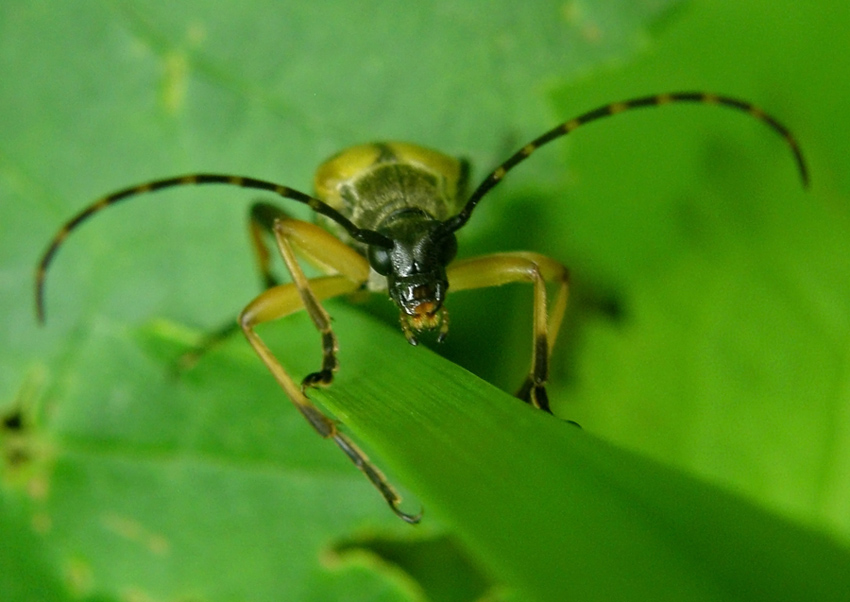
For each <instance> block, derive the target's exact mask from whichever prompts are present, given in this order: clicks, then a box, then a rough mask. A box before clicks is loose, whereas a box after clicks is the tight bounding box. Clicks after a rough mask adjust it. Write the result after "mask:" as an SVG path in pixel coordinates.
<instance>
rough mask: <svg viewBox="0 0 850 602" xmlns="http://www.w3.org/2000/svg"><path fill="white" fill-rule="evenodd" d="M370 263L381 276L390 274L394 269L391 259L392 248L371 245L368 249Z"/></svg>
mask: <svg viewBox="0 0 850 602" xmlns="http://www.w3.org/2000/svg"><path fill="white" fill-rule="evenodd" d="M368 257H369V265H370V266H372V269H373V270H375V271H376V272H378V273H379V274H380V275H381V276H387V275H389V273H390V271H391V270H392V261H391V260H390V249H387V248H385V247H379V246H376V245H371V246H370V247H369V251H368Z"/></svg>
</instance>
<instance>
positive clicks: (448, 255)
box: [440, 234, 457, 266]
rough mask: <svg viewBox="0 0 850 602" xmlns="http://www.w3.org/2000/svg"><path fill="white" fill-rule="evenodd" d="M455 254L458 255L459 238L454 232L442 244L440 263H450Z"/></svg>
mask: <svg viewBox="0 0 850 602" xmlns="http://www.w3.org/2000/svg"><path fill="white" fill-rule="evenodd" d="M455 255H457V238H456V237H455V235H454V234H449V235H448V236H446V237H445V238H444V239H443V240H442V241H441V244H440V263H441V264H442V265H444V266H446V265H449V263H451V261H452V259H454V258H455Z"/></svg>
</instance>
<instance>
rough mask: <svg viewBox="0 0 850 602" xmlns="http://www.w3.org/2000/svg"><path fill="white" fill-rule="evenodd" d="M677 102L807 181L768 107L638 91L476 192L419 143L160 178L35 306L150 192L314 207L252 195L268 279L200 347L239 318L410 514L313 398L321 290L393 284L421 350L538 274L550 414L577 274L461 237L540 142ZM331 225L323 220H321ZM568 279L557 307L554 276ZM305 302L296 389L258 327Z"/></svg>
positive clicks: (542, 399) (535, 372)
mask: <svg viewBox="0 0 850 602" xmlns="http://www.w3.org/2000/svg"><path fill="white" fill-rule="evenodd" d="M672 103H702V104H713V105H720V106H724V107H728V108H731V109H735V110H737V111H742V112H744V113H746V114H748V115H750V116H751V117H753V118H755V119H757V120H759V121H761V122H763V123H765V124H766V125H767V126H769V127H770V128H771V129H773V130H774V131H775V132H777V133H778V134H779V135H780V136H782V138H784V140H785V142H786V143H787V144H788V146H789V147H790V148H791V152H792V153H793V155H794V159H795V161H796V163H797V169H798V170H799V172H800V177H801V178H802V181H803V186H804V187H806V186H808V171H807V168H806V164H805V161H804V159H803V155H802V152H801V151H800V147H799V145H798V144H797V141H796V140H795V138H794V136H793V135H792V134H791V132H790V131H789V130H788V129H787V128H785V126H783V125H782V124H781V123H779V121H777V120H776V119H775V118H773V117H771V116H770V115H768V114H767V113H765V112H764V111H762V110H761V109H759V108H758V107H755V106H754V105H752V104H750V103H749V102H745V101H742V100H738V99H735V98H730V97H727V96H721V95H718V94H711V93H706V92H675V93H669V94H659V95H654V96H645V97H641V98H634V99H631V100H626V101H622V102H616V103H612V104H609V105H605V106H603V107H599V108H597V109H594V110H592V111H589V112H587V113H584V114H582V115H579V116H578V117H575V118H573V119H570V120H569V121H566V122H564V123H562V124H560V125H558V126H557V127H555V128H553V129H551V130H549V131H548V132H546V133H544V134H543V135H542V136H540V137H538V138H535V139H534V140H532V141H531V142H529V143H528V144H526V145H525V146H523V147H522V148H521V149H519V150H518V151H517V152H515V153H514V154H513V155H511V156H510V157H509V158H508V159H507V160H506V161H505V162H504V163H502V164H501V165H499V166H498V167H496V168H495V169H494V170H493V171H491V172H490V173H489V174H488V175H487V177H485V178H484V180H482V182H481V183H480V184H479V185H478V187H477V188H475V189H474V190H473V191H472V194H469V195H467V190H466V188H467V186H466V185H467V176H468V173H469V166H468V164H467V163H466V162H465V161H462V160H457V159H454V158H451V157H448V156H446V155H443V154H442V153H439V152H436V151H433V150H428V149H425V148H422V147H420V146H416V145H413V144H406V143H399V142H385V143H374V144H364V145H361V146H355V147H353V148H349V149H347V150H344V151H342V152H340V153H339V154H337V155H335V156H334V157H331V158H330V159H328V160H327V161H326V162H324V163H323V164H322V165H320V166H319V168H318V170H317V171H316V175H315V180H314V184H315V196H311V195H309V194H305V193H303V192H299V191H297V190H294V189H292V188H289V187H287V186H282V185H280V184H275V183H273V182H268V181H265V180H258V179H256V178H251V177H245V176H234V175H222V174H211V173H194V174H189V175H182V176H177V177H173V178H166V179H163V180H154V181H151V182H147V183H146V184H141V185H137V186H131V187H129V188H125V189H123V190H119V191H118V192H114V193H112V194H109V195H107V196H105V197H103V198H101V199H99V200H97V201H96V202H94V203H92V204H91V205H89V206H88V207H86V208H85V209H83V210H82V211H80V212H79V213H77V214H76V215H75V216H74V217H73V218H71V220H70V221H68V222H67V223H65V225H63V226H62V227H61V228H60V229H59V231H58V232H57V233H56V235H55V236H54V237H53V239H52V240H51V241H50V244H49V245H48V247H47V249H46V250H45V252H44V255H42V257H41V260H40V261H39V263H38V267H37V269H36V273H35V302H36V312H37V315H38V318H39V321H40V322H42V323H43V322H44V319H45V314H44V281H45V275H46V273H47V268H48V267H49V266H50V263H51V261H52V260H53V258H54V257H55V255H56V251H57V250H58V249H59V247H60V246H61V245H62V243H63V242H64V241H65V239H66V238H67V236H68V234H69V233H70V232H71V231H72V230H74V229H75V228H77V227H78V226H79V225H80V224H82V223H83V222H84V221H86V220H87V219H88V218H90V217H91V216H93V215H94V214H96V213H98V212H99V211H101V210H103V209H106V208H107V207H109V206H111V205H114V204H116V203H118V202H119V201H123V200H125V199H129V198H131V197H135V196H138V195H141V194H144V193H147V192H153V191H156V190H162V189H164V188H173V187H177V186H192V185H196V184H227V185H231V186H241V187H243V188H252V189H257V190H265V191H268V192H271V193H274V194H277V195H278V196H281V197H283V198H286V199H290V200H293V201H297V202H299V203H304V204H306V205H307V206H308V207H310V209H312V210H313V211H314V212H315V213H316V214H317V224H318V225H316V224H312V223H308V222H304V221H300V220H296V219H292V218H290V217H288V216H287V215H286V214H285V213H284V212H283V211H282V210H281V209H279V208H278V207H276V206H274V205H271V204H269V203H265V202H258V203H255V204H254V205H253V206H252V208H251V214H250V235H251V241H252V245H253V248H254V251H255V253H256V256H257V261H258V264H259V268H260V271H261V273H262V275H263V277H264V280H265V285H266V288H265V290H264V291H263V292H262V293H260V295H259V296H257V297H256V298H255V299H254V300H253V301H251V302H250V303H249V304H248V306H247V307H245V309H244V310H242V313H241V314H240V315H239V318H238V321H237V323H236V324H233V325H232V326H231V327H227V328H224V329H222V330H221V331H219V332H217V333H214V334H213V335H211V336H210V338H209V339H208V340H207V343H205V344H203V345H202V346H201V347H200V348H199V349H198V351H197V353H196V356H197V355H199V354H200V353H201V352H202V351H203V350H204V349H205V348H208V347H209V346H210V345H211V344H212V343H214V342H215V341H216V340H218V339H220V338H223V337H224V336H226V335H227V334H228V333H229V332H230V331H235V330H237V329H238V328H239V327H241V329H242V331H243V332H244V334H245V336H246V337H247V339H248V342H249V343H250V344H251V346H252V347H253V348H254V350H255V351H256V352H257V354H258V355H259V356H260V359H262V361H263V363H264V364H265V365H266V367H267V368H268V369H269V370H270V371H271V373H272V375H273V376H274V378H275V379H276V380H277V382H278V383H279V384H280V386H281V387H282V388H283V390H284V391H285V392H286V394H287V396H288V397H289V399H290V400H291V401H292V402H293V403H294V404H295V407H296V408H298V410H299V411H300V412H301V414H303V416H304V417H305V418H306V419H307V421H308V422H309V423H310V424H311V425H312V426H313V428H314V429H315V430H316V431H317V432H318V433H319V434H320V435H321V436H322V437H324V438H329V439H333V441H334V442H335V443H336V444H337V445H338V446H339V447H340V448H341V449H342V451H343V452H345V454H346V455H347V456H348V457H349V459H351V461H352V462H354V464H355V465H356V466H357V468H359V469H360V470H361V471H362V472H363V473H364V474H365V475H366V477H367V478H368V479H369V481H370V482H371V483H372V485H374V486H375V487H376V488H377V489H378V490H379V491H380V492H381V495H383V497H384V499H385V500H386V501H387V503H388V504H389V505H390V507H391V508H392V510H393V512H395V513H396V514H397V515H398V516H399V517H400V518H402V519H404V520H405V521H407V522H409V523H416V522H418V521H419V519H420V517H421V514H418V515H411V514H407V513H405V512H403V511H402V510H401V509H400V508H399V504H400V502H401V498H400V497H399V496H398V494H396V492H395V490H394V489H393V488H392V486H391V485H390V484H389V483H388V482H387V480H386V478H385V477H384V475H383V474H382V473H381V471H380V470H379V469H378V468H377V467H376V466H375V465H374V464H372V463H371V462H370V461H369V459H368V458H367V457H366V455H365V454H364V453H363V452H362V451H360V449H358V447H357V446H356V445H355V444H354V443H353V442H352V441H351V440H350V439H349V438H348V437H346V436H345V435H344V434H343V433H341V432H340V430H339V429H338V428H337V426H336V424H335V423H334V422H333V421H331V420H330V419H329V418H328V417H326V416H325V415H324V414H323V413H322V412H321V411H320V410H319V409H318V408H317V407H316V406H314V405H313V404H312V403H311V402H310V400H309V399H308V398H307V395H306V393H307V390H308V389H309V388H310V387H315V386H325V385H329V384H330V383H331V381H332V380H333V375H334V372H336V370H337V368H338V367H339V365H338V362H337V357H336V355H337V340H336V336H335V335H334V333H333V330H332V329H331V324H330V316H329V315H328V313H327V312H326V311H325V310H324V308H323V307H322V305H321V301H322V300H323V299H328V298H331V297H337V296H340V295H345V294H348V293H353V292H355V291H358V290H360V289H367V290H369V291H372V292H384V293H388V294H389V297H390V298H391V299H392V301H393V302H394V303H395V304H396V305H397V306H398V308H399V311H400V322H401V330H402V332H403V333H404V336H405V337H406V338H407V340H408V341H409V342H410V343H411V344H413V345H415V344H416V342H417V341H416V336H417V333H419V332H421V331H423V330H429V331H430V330H437V331H438V336H437V338H438V340H442V339H443V338H444V337H445V336H446V333H447V332H448V325H449V322H448V312H447V310H446V307H445V305H444V304H443V302H444V299H445V296H446V293H447V292H448V291H449V290H450V289H451V290H453V291H457V290H464V289H475V288H485V287H491V286H497V285H500V284H505V283H508V282H530V283H531V284H532V288H533V295H534V304H533V340H532V353H531V367H530V369H529V372H528V376H527V377H526V378H525V381H524V382H523V383H522V385H521V386H520V388H519V390H518V391H517V394H516V395H517V397H519V398H520V399H522V400H523V401H525V402H527V403H530V404H532V405H533V406H534V407H537V408H539V409H541V410H544V411H546V412H549V411H550V410H549V402H548V399H547V397H546V389H545V385H546V381H547V378H548V365H549V357H550V354H551V353H552V347H553V345H554V342H555V339H556V337H557V335H558V329H559V327H560V325H561V319H562V317H563V315H564V311H565V310H566V305H567V293H568V280H569V278H568V272H567V269H566V268H565V267H564V266H563V265H561V264H560V263H558V262H557V261H555V260H553V259H550V258H548V257H544V256H542V255H539V254H537V253H534V252H515V253H496V254H493V255H487V256H482V257H474V258H471V259H464V260H460V261H456V262H453V260H454V258H455V254H456V252H457V241H456V239H455V232H457V231H458V230H460V229H461V228H462V227H463V226H464V225H465V224H466V222H467V221H469V218H470V217H471V216H472V212H473V211H474V210H475V207H476V206H477V205H478V203H479V202H480V201H481V199H483V198H484V196H485V195H486V194H487V193H488V192H490V190H491V189H492V188H493V187H494V186H496V185H497V184H498V183H499V182H501V181H502V179H504V177H505V175H506V174H507V173H508V172H509V171H510V170H511V169H513V168H514V167H516V166H517V165H519V164H520V163H522V162H523V161H525V160H526V159H527V158H528V157H529V156H530V155H531V154H532V153H533V152H534V151H535V150H537V149H538V148H540V147H541V146H543V145H544V144H548V143H549V142H552V141H553V140H556V139H558V138H560V137H562V136H565V135H567V134H569V133H571V132H573V131H574V130H575V129H577V128H578V127H580V126H582V125H584V124H586V123H590V122H591V121H596V120H598V119H602V118H605V117H609V116H612V115H616V114H618V113H623V112H625V111H629V110H631V109H638V108H641V107H654V106H661V105H667V104H672ZM320 226H321V227H320ZM267 233H268V234H271V235H272V236H273V237H274V239H275V241H276V243H277V247H278V250H279V252H280V254H281V256H282V257H283V260H284V263H285V264H286V267H287V269H288V270H289V272H290V274H291V276H292V282H290V283H286V284H278V282H277V280H276V279H275V278H274V276H273V275H272V273H271V269H270V251H269V249H268V248H267V246H266V243H265V242H264V235H265V234H267ZM296 250H297V251H299V252H300V253H301V254H302V256H304V257H305V258H307V260H308V261H309V262H310V263H311V264H315V265H316V266H318V267H320V268H321V270H322V271H323V272H324V274H325V275H323V276H320V277H316V278H311V279H308V278H307V277H306V276H305V275H304V272H303V271H302V268H301V266H300V265H299V263H298V261H297V260H296V257H295V251H296ZM547 283H552V284H555V285H556V286H557V293H556V295H555V298H554V302H553V303H552V304H551V307H549V308H548V310H547V306H548V301H547V293H546V284H547ZM301 309H306V310H307V313H308V314H309V315H310V318H311V320H312V321H313V324H314V325H315V327H316V329H317V330H318V331H319V333H320V334H321V344H322V366H321V368H320V369H319V370H318V371H317V372H314V373H312V374H308V375H307V376H306V377H305V378H304V379H303V380H302V381H301V384H300V385H298V384H296V382H295V381H294V380H293V379H292V377H291V376H290V375H289V374H288V373H287V371H286V370H285V369H284V367H283V366H282V365H281V364H280V362H279V361H278V360H277V359H276V358H275V357H274V355H273V354H272V353H271V351H270V350H269V349H268V347H266V345H265V344H264V343H263V341H262V340H261V339H260V337H259V336H258V335H257V334H256V332H255V331H254V328H255V327H256V326H257V325H258V324H262V323H264V322H269V321H271V320H276V319H278V318H282V317H284V316H286V315H289V314H292V313H294V312H296V311H299V310H301Z"/></svg>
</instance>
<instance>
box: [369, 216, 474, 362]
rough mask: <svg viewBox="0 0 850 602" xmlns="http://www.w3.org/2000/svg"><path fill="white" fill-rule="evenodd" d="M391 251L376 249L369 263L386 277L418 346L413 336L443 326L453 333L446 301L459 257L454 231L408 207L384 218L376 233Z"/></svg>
mask: <svg viewBox="0 0 850 602" xmlns="http://www.w3.org/2000/svg"><path fill="white" fill-rule="evenodd" d="M377 232H378V233H380V234H381V235H383V236H385V237H387V238H388V239H390V240H391V241H392V243H393V245H392V247H382V246H379V245H371V246H370V247H369V264H370V265H371V266H372V269H374V270H375V271H376V272H378V273H379V274H381V275H383V276H386V277H387V288H388V290H389V294H390V298H391V299H392V300H393V301H394V302H395V304H396V305H397V306H398V308H399V310H401V327H402V330H404V334H405V336H406V337H407V340H408V341H410V342H411V343H412V344H414V345H415V344H416V338H415V336H414V332H418V331H421V330H433V329H435V328H437V327H440V335H439V339H440V340H442V338H443V337H444V336H445V335H446V332H447V331H448V320H447V319H446V317H447V316H446V310H445V308H444V307H443V299H445V296H446V292H447V290H448V288H449V282H448V278H446V266H447V265H448V264H449V262H450V261H451V260H452V259H454V257H455V254H456V253H457V239H456V238H455V236H454V233H452V232H448V231H446V229H445V227H444V226H443V223H442V222H440V221H439V220H436V219H434V218H433V217H431V216H430V215H428V214H427V213H426V212H424V211H422V210H420V209H404V210H402V211H398V212H396V213H393V214H392V215H391V216H389V217H388V218H387V219H386V220H384V222H383V224H382V225H381V227H380V228H378V230H377Z"/></svg>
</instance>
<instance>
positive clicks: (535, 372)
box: [447, 252, 569, 413]
mask: <svg viewBox="0 0 850 602" xmlns="http://www.w3.org/2000/svg"><path fill="white" fill-rule="evenodd" d="M447 274H448V278H449V290H451V291H458V290H466V289H475V288H487V287H491V286H499V285H502V284H507V283H509V282H531V283H532V285H533V286H534V331H533V346H532V353H531V369H530V370H529V373H528V376H527V377H526V379H525V381H524V382H523V384H522V386H521V387H520V388H519V390H518V391H517V393H516V396H517V397H519V398H520V399H522V400H523V401H526V402H528V403H530V404H531V405H533V406H534V407H537V408H540V409H541V410H545V411H546V412H549V413H551V410H550V409H549V399H548V397H547V396H546V381H547V380H548V378H549V357H550V356H551V354H552V347H553V346H554V344H555V340H556V339H557V337H558V331H559V330H560V328H561V321H562V319H563V317H564V312H565V311H566V308H567V296H568V290H569V286H568V285H569V272H568V271H567V268H565V267H564V266H563V265H561V264H560V263H558V262H557V261H555V260H553V259H550V258H548V257H545V256H543V255H539V254H537V253H531V252H517V253H497V254H494V255H485V256H483V257H474V258H471V259H466V260H462V261H458V262H456V263H454V264H452V265H450V266H449V268H448V270H447ZM549 282H552V283H555V284H557V285H558V292H557V294H556V296H555V300H554V302H553V303H552V308H551V310H550V311H549V312H548V320H547V299H546V283H549Z"/></svg>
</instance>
